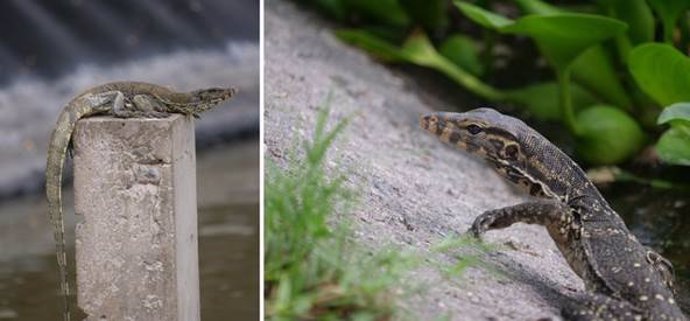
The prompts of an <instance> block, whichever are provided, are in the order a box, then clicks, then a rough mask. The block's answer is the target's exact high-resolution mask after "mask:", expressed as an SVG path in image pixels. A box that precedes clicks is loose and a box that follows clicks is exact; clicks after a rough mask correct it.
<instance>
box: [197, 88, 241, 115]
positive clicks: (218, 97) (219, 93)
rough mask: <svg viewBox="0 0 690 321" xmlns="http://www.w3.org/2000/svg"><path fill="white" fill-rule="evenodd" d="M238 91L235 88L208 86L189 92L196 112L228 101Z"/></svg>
mask: <svg viewBox="0 0 690 321" xmlns="http://www.w3.org/2000/svg"><path fill="white" fill-rule="evenodd" d="M236 93H237V89H235V88H206V89H199V90H195V91H192V92H190V93H189V96H190V102H189V103H190V105H193V106H194V111H195V113H196V114H198V113H201V112H204V111H206V110H209V109H211V108H213V107H215V106H217V105H218V104H220V103H222V102H225V101H227V100H228V99H230V98H232V97H233V96H234V95H235V94H236Z"/></svg>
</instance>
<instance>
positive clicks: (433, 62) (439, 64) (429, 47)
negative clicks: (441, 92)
mask: <svg viewBox="0 0 690 321" xmlns="http://www.w3.org/2000/svg"><path fill="white" fill-rule="evenodd" d="M402 52H403V55H404V56H405V57H407V58H408V60H409V61H411V62H413V63H415V64H418V65H420V66H425V67H430V68H433V69H436V70H437V71H440V72H442V73H444V74H445V75H446V76H448V77H450V78H451V79H453V80H454V81H455V82H457V83H458V84H460V85H461V86H463V87H465V88H466V89H467V90H469V91H470V92H472V93H474V94H475V95H477V96H479V97H483V98H485V99H487V100H491V101H501V100H504V99H505V94H504V93H503V92H500V91H499V90H497V89H495V88H493V87H490V86H489V85H487V84H485V83H483V82H482V81H481V80H480V79H478V78H476V77H474V76H473V75H472V74H471V73H469V72H467V71H466V70H464V69H462V68H460V67H458V66H457V65H455V64H454V63H453V62H452V61H450V60H448V59H447V58H446V57H444V56H442V55H441V54H440V53H438V51H436V48H434V45H433V44H432V43H431V41H430V40H429V38H428V37H427V36H426V34H424V33H423V32H415V33H413V34H412V35H411V36H410V37H409V38H408V39H407V41H406V42H405V44H404V45H403V47H402Z"/></svg>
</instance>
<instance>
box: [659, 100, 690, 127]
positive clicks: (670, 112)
mask: <svg viewBox="0 0 690 321" xmlns="http://www.w3.org/2000/svg"><path fill="white" fill-rule="evenodd" d="M668 122H672V123H675V122H678V123H682V124H685V125H687V126H690V103H688V102H683V103H676V104H673V105H671V106H668V107H666V108H664V110H663V111H661V114H659V118H658V119H657V122H656V123H657V124H658V125H661V124H665V123H668Z"/></svg>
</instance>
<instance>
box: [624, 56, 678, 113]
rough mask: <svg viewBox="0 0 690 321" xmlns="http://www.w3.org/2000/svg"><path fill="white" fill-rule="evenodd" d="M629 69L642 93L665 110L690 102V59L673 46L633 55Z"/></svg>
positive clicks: (629, 61)
mask: <svg viewBox="0 0 690 321" xmlns="http://www.w3.org/2000/svg"><path fill="white" fill-rule="evenodd" d="M628 68H629V69H630V72H631V73H632V75H633V78H635V81H636V82H637V84H638V85H639V86H640V88H642V90H643V91H644V92H645V93H646V94H647V95H649V96H650V97H652V99H654V100H655V101H656V102H658V103H659V104H660V105H662V106H667V105H670V104H673V103H676V102H681V101H690V59H688V58H687V57H686V56H685V55H683V54H682V53H680V52H679V51H678V50H676V49H675V48H673V47H672V46H669V45H663V44H654V43H652V44H643V45H640V46H637V47H635V48H634V49H633V50H632V51H630V56H629V58H628Z"/></svg>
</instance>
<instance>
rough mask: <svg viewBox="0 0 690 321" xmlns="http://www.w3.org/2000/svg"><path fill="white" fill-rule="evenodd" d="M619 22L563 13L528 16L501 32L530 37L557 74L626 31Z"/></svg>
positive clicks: (586, 15) (623, 25) (598, 17)
mask: <svg viewBox="0 0 690 321" xmlns="http://www.w3.org/2000/svg"><path fill="white" fill-rule="evenodd" d="M625 29H626V25H625V24H624V23H622V22H620V21H618V20H615V19H611V18H606V17H602V16H597V15H590V14H578V13H561V14H553V15H543V16H537V15H533V16H526V17H524V18H521V19H519V20H517V21H516V22H515V23H514V24H511V25H506V26H504V27H502V28H501V31H502V32H507V33H513V34H519V35H525V36H530V37H532V38H534V40H535V41H536V42H537V46H539V48H540V49H541V51H542V53H543V54H544V56H546V58H547V59H548V60H549V61H550V62H551V63H552V64H553V66H554V67H555V68H556V70H559V71H563V70H565V69H566V68H567V67H568V66H569V65H570V64H571V63H572V61H573V60H575V58H577V57H578V56H579V55H580V54H582V53H583V52H584V51H585V50H587V49H589V48H590V47H591V46H593V45H596V44H598V43H599V42H601V41H603V40H606V39H608V38H610V37H613V36H615V35H617V34H620V33H622V32H623V31H625Z"/></svg>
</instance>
